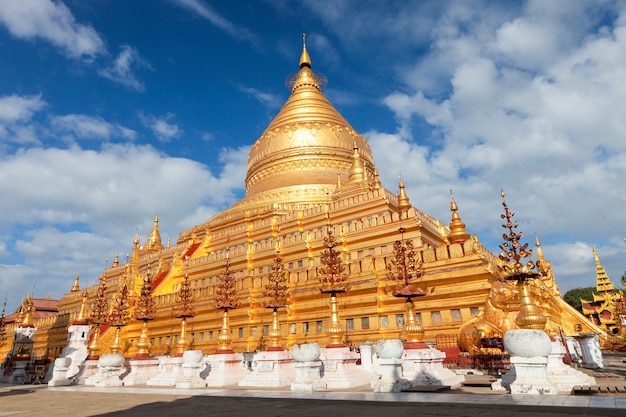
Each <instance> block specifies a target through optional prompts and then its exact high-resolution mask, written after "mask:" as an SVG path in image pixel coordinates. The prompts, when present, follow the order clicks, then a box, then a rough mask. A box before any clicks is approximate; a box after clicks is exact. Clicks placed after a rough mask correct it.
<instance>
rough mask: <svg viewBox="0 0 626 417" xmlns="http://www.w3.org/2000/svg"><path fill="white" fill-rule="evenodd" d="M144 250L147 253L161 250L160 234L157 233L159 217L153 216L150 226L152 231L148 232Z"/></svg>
mask: <svg viewBox="0 0 626 417" xmlns="http://www.w3.org/2000/svg"><path fill="white" fill-rule="evenodd" d="M144 249H146V250H148V251H157V250H159V249H163V244H162V243H161V234H160V233H159V215H158V214H157V215H156V216H154V223H153V225H152V231H151V232H150V236H148V240H147V242H146V245H145V246H144Z"/></svg>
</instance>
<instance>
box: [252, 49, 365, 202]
mask: <svg viewBox="0 0 626 417" xmlns="http://www.w3.org/2000/svg"><path fill="white" fill-rule="evenodd" d="M355 149H358V152H359V154H360V157H361V160H362V161H363V164H364V170H365V171H366V172H365V173H364V176H365V177H366V178H367V179H369V180H371V179H373V178H374V175H375V167H374V160H373V158H372V154H371V151H370V148H369V145H368V144H367V142H366V140H365V138H363V137H362V136H361V135H359V134H358V133H357V132H356V131H355V130H354V129H353V128H352V126H350V124H349V123H348V122H347V121H346V120H345V119H344V118H343V116H342V115H341V114H340V113H339V112H338V111H337V110H336V109H335V108H334V107H333V105H332V104H331V103H330V102H329V101H328V99H327V98H326V96H324V94H323V93H322V91H321V87H320V81H319V77H318V76H317V75H316V74H315V73H314V72H313V71H312V70H311V59H310V57H309V54H308V52H307V50H306V44H304V46H303V51H302V55H301V58H300V70H299V72H298V73H297V74H296V76H295V77H294V78H293V87H292V91H291V96H290V97H289V99H288V100H287V102H286V103H285V104H284V105H283V107H282V108H281V110H280V112H279V113H278V115H276V117H275V118H274V120H273V121H272V122H271V123H270V124H269V126H268V127H267V129H266V130H265V132H263V134H262V135H261V137H260V138H259V139H258V140H257V141H256V143H255V144H254V145H253V146H252V149H251V150H250V154H249V156H248V173H247V175H246V197H245V198H244V200H243V201H242V203H243V202H244V201H248V202H249V203H251V202H252V200H254V201H256V202H258V203H260V202H261V201H260V200H263V201H265V203H266V204H267V203H268V202H272V203H279V204H290V203H295V204H311V203H321V202H326V201H328V198H329V197H328V195H329V194H328V193H329V190H330V191H333V190H334V189H335V188H336V186H337V179H338V178H337V177H338V176H339V177H340V178H341V179H342V180H344V181H345V180H347V179H348V178H349V176H350V168H351V166H352V164H353V154H354V152H355ZM253 205H256V204H253Z"/></svg>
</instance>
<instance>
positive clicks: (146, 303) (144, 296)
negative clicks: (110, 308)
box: [133, 265, 156, 360]
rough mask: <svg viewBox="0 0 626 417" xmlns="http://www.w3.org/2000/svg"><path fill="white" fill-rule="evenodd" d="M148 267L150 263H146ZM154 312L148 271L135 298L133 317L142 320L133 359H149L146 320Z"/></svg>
mask: <svg viewBox="0 0 626 417" xmlns="http://www.w3.org/2000/svg"><path fill="white" fill-rule="evenodd" d="M148 268H150V265H148ZM155 314H156V301H155V300H154V297H153V296H152V272H151V271H148V272H146V274H145V275H144V277H143V284H142V286H141V294H140V296H139V298H138V299H137V304H136V306H135V318H136V319H137V320H141V321H143V325H142V326H141V335H140V336H139V339H138V340H137V353H135V356H133V359H138V360H143V359H150V358H152V355H151V354H150V347H151V343H150V337H149V336H148V321H151V320H154V316H155Z"/></svg>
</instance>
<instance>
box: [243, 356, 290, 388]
mask: <svg viewBox="0 0 626 417" xmlns="http://www.w3.org/2000/svg"><path fill="white" fill-rule="evenodd" d="M252 369H253V370H252V373H249V374H248V375H246V376H245V377H244V378H243V379H242V380H240V381H239V386H240V387H263V388H270V387H271V388H278V387H289V386H291V382H292V381H293V380H294V379H295V368H294V364H293V360H292V358H291V353H290V352H289V351H287V350H282V351H271V352H258V353H257V354H256V355H254V359H253V365H252Z"/></svg>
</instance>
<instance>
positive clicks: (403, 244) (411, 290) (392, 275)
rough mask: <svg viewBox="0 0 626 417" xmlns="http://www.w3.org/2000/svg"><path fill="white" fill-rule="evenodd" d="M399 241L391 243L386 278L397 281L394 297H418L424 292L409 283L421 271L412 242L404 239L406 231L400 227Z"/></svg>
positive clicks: (419, 275)
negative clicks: (391, 253) (391, 249)
mask: <svg viewBox="0 0 626 417" xmlns="http://www.w3.org/2000/svg"><path fill="white" fill-rule="evenodd" d="M398 231H399V232H400V239H399V240H396V241H395V242H394V243H393V257H392V258H391V259H388V260H387V265H386V266H387V278H389V279H390V280H393V281H397V282H398V285H399V289H398V290H395V291H394V292H393V296H394V297H406V298H412V297H418V296H422V295H425V294H426V292H425V291H424V290H421V289H418V288H415V286H414V283H412V282H411V280H412V279H413V278H415V279H417V278H419V277H421V276H422V273H423V271H422V270H421V269H420V265H421V262H418V261H417V260H416V258H415V257H416V255H417V254H416V253H415V250H414V248H413V242H412V241H410V240H405V239H404V232H406V229H405V228H404V227H400V229H398Z"/></svg>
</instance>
